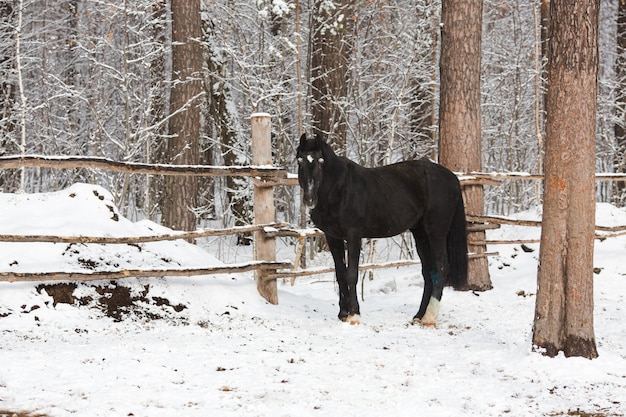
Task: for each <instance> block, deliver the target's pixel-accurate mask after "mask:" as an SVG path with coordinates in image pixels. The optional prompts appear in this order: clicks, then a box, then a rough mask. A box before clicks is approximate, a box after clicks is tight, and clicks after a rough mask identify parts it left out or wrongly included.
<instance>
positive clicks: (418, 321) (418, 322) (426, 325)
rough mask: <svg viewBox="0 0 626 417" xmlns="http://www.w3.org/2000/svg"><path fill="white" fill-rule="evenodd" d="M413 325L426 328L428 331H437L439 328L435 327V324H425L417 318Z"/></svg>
mask: <svg viewBox="0 0 626 417" xmlns="http://www.w3.org/2000/svg"><path fill="white" fill-rule="evenodd" d="M413 324H417V325H420V326H422V327H426V328H427V329H436V328H437V326H436V325H435V322H425V321H422V320H421V319H418V318H417V317H415V318H414V319H413Z"/></svg>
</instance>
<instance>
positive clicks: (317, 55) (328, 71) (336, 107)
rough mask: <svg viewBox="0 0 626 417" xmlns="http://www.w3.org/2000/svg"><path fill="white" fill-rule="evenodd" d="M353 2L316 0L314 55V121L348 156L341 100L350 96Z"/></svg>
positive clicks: (318, 129)
mask: <svg viewBox="0 0 626 417" xmlns="http://www.w3.org/2000/svg"><path fill="white" fill-rule="evenodd" d="M353 8H354V4H353V0H335V1H334V2H332V3H331V2H327V1H323V0H316V2H315V10H316V13H315V17H314V18H313V26H314V27H313V44H312V56H311V78H312V80H311V87H312V108H311V113H312V115H311V116H312V122H313V129H314V131H315V132H317V133H321V134H322V135H323V137H324V138H325V139H326V140H327V142H328V143H331V144H333V145H334V148H335V150H337V151H338V152H339V153H340V154H345V149H346V134H347V121H346V117H345V114H344V112H343V109H342V105H341V101H342V100H343V99H345V97H346V95H347V93H348V64H349V60H350V55H351V54H352V39H351V37H352V25H353V19H352V16H353Z"/></svg>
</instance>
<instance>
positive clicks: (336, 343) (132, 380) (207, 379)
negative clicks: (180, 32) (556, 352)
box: [0, 184, 626, 417]
mask: <svg viewBox="0 0 626 417" xmlns="http://www.w3.org/2000/svg"><path fill="white" fill-rule="evenodd" d="M524 216H526V217H527V218H528V217H534V218H537V216H538V213H524ZM598 223H599V224H602V225H616V224H622V225H623V224H626V212H625V211H624V210H619V209H616V208H614V207H611V206H608V205H599V206H598ZM166 231H167V229H165V228H163V227H161V226H158V225H156V224H154V223H151V222H148V221H142V222H138V223H132V222H130V221H128V220H126V219H124V218H123V217H122V216H120V215H119V213H118V212H117V209H116V207H115V205H114V204H113V202H112V198H111V196H110V194H109V193H108V192H107V191H105V190H103V189H102V188H100V187H96V186H92V185H85V184H77V185H75V186H73V187H71V188H70V189H68V190H63V191H59V192H57V193H48V194H37V195H15V194H0V234H55V235H89V236H94V235H100V236H133V235H146V234H150V233H163V232H166ZM538 236H539V230H538V229H533V228H518V227H502V228H501V229H500V230H496V231H493V232H490V236H489V237H490V238H493V239H505V238H521V237H524V238H526V237H538ZM527 246H528V247H529V248H530V249H534V250H533V251H532V252H527V251H524V250H522V248H521V247H520V246H519V245H498V246H493V247H491V248H489V250H495V251H499V252H500V255H499V256H497V257H492V258H490V268H491V277H492V281H493V284H494V289H493V290H492V291H488V292H485V293H472V292H455V291H453V290H451V289H446V291H445V293H444V297H443V301H442V308H441V315H440V320H439V322H438V326H437V328H436V329H426V328H422V327H419V326H412V325H409V324H408V323H409V321H410V319H411V318H412V317H413V315H414V314H415V312H416V310H417V307H418V301H419V298H420V297H421V291H422V279H421V277H420V276H419V274H418V268H417V267H412V268H411V267H409V268H402V269H393V270H384V271H377V272H376V274H375V278H374V280H373V281H369V280H367V282H366V283H365V286H364V292H363V296H364V298H365V300H364V301H362V302H361V313H362V324H361V325H360V326H349V325H347V324H345V323H342V322H340V321H338V320H337V319H336V314H337V310H338V308H337V296H336V290H335V285H334V284H333V282H332V276H330V275H325V276H321V277H320V276H317V277H310V278H306V279H305V278H303V279H299V280H298V281H297V283H296V285H295V286H291V285H289V284H287V283H282V282H281V283H280V284H279V299H280V304H279V305H277V306H273V305H269V304H267V303H266V302H265V301H264V300H263V299H261V297H259V296H258V294H257V292H256V285H255V283H254V281H253V280H252V276H251V274H240V275H215V276H201V277H193V278H163V279H140V280H138V279H133V278H129V279H124V280H120V281H117V282H116V283H112V282H109V281H97V282H91V283H85V284H72V283H68V282H65V283H60V284H61V285H56V286H52V287H50V286H42V285H41V283H0V332H1V334H0V416H1V415H3V414H6V411H11V412H28V413H32V414H33V415H39V414H41V415H46V416H52V417H62V416H89V417H94V416H107V417H112V416H150V417H157V416H272V417H277V416H341V415H349V416H356V415H359V416H429V417H435V416H445V417H449V416H476V417H479V416H480V417H484V416H507V415H508V416H515V417H520V416H564V415H575V416H582V415H587V416H588V415H594V416H596V415H598V416H600V415H601V416H623V415H626V324H625V323H626V307H625V306H624V305H625V301H626V278H625V276H624V274H626V270H625V269H624V266H623V260H624V256H625V255H626V237H617V238H610V239H606V240H604V241H601V242H600V241H597V243H596V259H595V266H596V268H597V271H599V273H597V274H596V275H595V332H596V341H597V345H598V351H599V354H600V357H599V358H598V359H595V360H586V359H581V358H569V359H566V358H564V357H563V356H559V357H557V358H547V357H544V356H542V355H540V354H538V353H534V352H533V351H532V349H531V332H532V322H533V312H534V303H535V296H534V294H535V292H536V284H535V281H536V270H537V257H538V244H531V245H527ZM208 248H211V246H208ZM289 250H291V252H292V253H293V249H292V248H290V247H288V246H286V247H285V248H284V249H283V252H282V253H288V252H289ZM241 256H246V255H245V252H244V251H243V250H242V255H241ZM317 262H318V263H320V264H326V263H329V262H330V261H329V259H328V258H324V257H323V256H322V257H319V258H318V260H317ZM217 264H220V261H219V260H218V259H216V257H214V256H212V255H211V254H210V253H209V252H208V251H207V250H205V249H202V248H200V247H198V246H193V245H190V244H188V243H186V242H182V241H174V242H159V243H145V244H140V245H111V246H107V247H105V246H102V245H68V244H59V243H57V244H52V243H0V272H6V271H45V270H54V271H60V270H64V271H91V270H107V269H109V270H113V269H121V268H132V269H142V268H143V269H146V268H156V267H159V268H160V267H178V266H193V267H201V266H211V265H217ZM46 284H50V285H54V284H55V283H52V282H48V283H46Z"/></svg>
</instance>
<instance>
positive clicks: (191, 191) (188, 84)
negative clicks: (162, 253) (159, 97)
mask: <svg viewBox="0 0 626 417" xmlns="http://www.w3.org/2000/svg"><path fill="white" fill-rule="evenodd" d="M171 7H172V81H171V82H172V85H171V92H170V115H171V118H170V120H169V133H170V138H169V140H168V146H167V157H168V159H169V163H174V164H197V163H198V159H199V158H198V155H199V136H200V108H199V103H200V95H201V94H202V47H201V44H200V41H201V39H202V25H201V20H200V0H172V3H171ZM196 201H197V179H196V178H194V177H169V178H167V179H166V181H165V195H164V198H163V224H164V225H166V226H168V227H172V228H174V229H178V230H193V229H195V228H196V217H195V215H194V213H193V211H192V209H193V208H195V207H196V205H197V203H196Z"/></svg>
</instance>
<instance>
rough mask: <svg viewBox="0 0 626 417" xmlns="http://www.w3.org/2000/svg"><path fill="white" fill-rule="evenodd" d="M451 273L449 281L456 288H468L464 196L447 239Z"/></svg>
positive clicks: (457, 208)
mask: <svg viewBox="0 0 626 417" xmlns="http://www.w3.org/2000/svg"><path fill="white" fill-rule="evenodd" d="M446 246H447V250H448V264H449V266H450V273H449V275H448V283H449V284H450V285H452V286H453V287H454V288H455V289H457V290H461V289H465V288H467V225H466V221H465V207H464V206H463V197H462V196H460V198H459V199H458V201H457V204H456V208H455V210H454V218H453V219H452V224H451V225H450V229H449V230H448V237H447V239H446Z"/></svg>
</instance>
